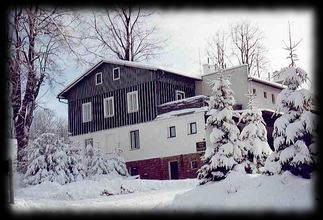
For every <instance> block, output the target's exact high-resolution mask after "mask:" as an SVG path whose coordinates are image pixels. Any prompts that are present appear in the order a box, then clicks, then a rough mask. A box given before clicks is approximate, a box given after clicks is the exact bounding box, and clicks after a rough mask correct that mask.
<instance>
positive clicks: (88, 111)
mask: <svg viewBox="0 0 323 220" xmlns="http://www.w3.org/2000/svg"><path fill="white" fill-rule="evenodd" d="M82 120H83V123H84V122H89V121H92V108H91V102H87V103H84V104H82Z"/></svg>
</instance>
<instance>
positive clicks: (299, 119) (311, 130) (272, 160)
mask: <svg viewBox="0 0 323 220" xmlns="http://www.w3.org/2000/svg"><path fill="white" fill-rule="evenodd" d="M279 74H282V76H283V77H284V82H283V83H284V84H285V85H286V86H287V88H285V89H283V90H282V91H281V92H280V93H279V94H278V96H277V104H276V108H277V111H279V112H282V115H281V116H280V117H279V118H277V119H276V121H275V123H274V130H273V138H274V148H275V152H274V153H273V154H272V155H271V156H270V157H268V159H267V161H266V165H265V168H266V170H267V173H268V174H275V173H282V172H283V171H286V170H288V171H290V172H291V173H293V174H294V175H297V176H298V175H299V176H302V177H304V178H310V174H311V173H312V172H313V171H314V170H315V167H316V166H317V164H316V161H315V155H316V154H317V151H316V149H315V147H316V144H315V139H316V138H317V121H316V120H315V117H316V116H315V115H314V114H313V113H312V112H311V104H312V101H313V96H312V94H311V92H310V91H308V90H307V89H304V88H300V86H301V85H302V84H303V83H305V82H306V80H307V73H306V72H305V71H304V70H303V69H301V68H299V67H297V68H296V67H295V66H293V65H291V66H290V67H286V68H283V69H282V70H281V71H280V73H279Z"/></svg>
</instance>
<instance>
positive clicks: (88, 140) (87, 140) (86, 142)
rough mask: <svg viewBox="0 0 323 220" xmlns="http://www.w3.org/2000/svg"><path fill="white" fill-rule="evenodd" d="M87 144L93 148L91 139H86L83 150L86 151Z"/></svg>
mask: <svg viewBox="0 0 323 220" xmlns="http://www.w3.org/2000/svg"><path fill="white" fill-rule="evenodd" d="M88 142H90V145H91V146H92V147H93V138H86V139H85V140H84V145H85V146H84V148H85V149H86V147H87V145H88Z"/></svg>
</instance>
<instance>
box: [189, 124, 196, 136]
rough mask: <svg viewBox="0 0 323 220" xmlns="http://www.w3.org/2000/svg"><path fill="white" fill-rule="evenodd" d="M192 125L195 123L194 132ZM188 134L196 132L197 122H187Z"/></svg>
mask: <svg viewBox="0 0 323 220" xmlns="http://www.w3.org/2000/svg"><path fill="white" fill-rule="evenodd" d="M192 125H195V132H193V129H192V128H193V127H192ZM189 134H197V123H196V122H190V123H189Z"/></svg>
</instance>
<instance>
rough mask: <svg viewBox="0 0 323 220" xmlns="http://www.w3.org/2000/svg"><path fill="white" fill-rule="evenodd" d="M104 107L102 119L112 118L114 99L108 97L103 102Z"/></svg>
mask: <svg viewBox="0 0 323 220" xmlns="http://www.w3.org/2000/svg"><path fill="white" fill-rule="evenodd" d="M103 105H104V117H105V118H107V117H112V116H114V98H113V96H112V97H109V98H105V99H104V100H103Z"/></svg>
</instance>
